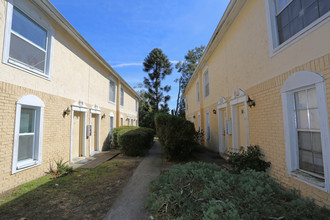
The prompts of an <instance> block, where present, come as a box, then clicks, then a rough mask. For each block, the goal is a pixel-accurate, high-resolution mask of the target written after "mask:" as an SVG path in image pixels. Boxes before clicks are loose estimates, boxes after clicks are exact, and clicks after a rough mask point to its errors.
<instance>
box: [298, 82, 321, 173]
mask: <svg viewBox="0 0 330 220" xmlns="http://www.w3.org/2000/svg"><path fill="white" fill-rule="evenodd" d="M294 101H295V105H294V108H295V118H296V129H297V137H298V150H299V168H300V169H302V170H305V171H309V172H312V173H316V174H319V175H322V176H323V175H324V168H323V159H322V146H321V135H320V120H319V113H318V105H317V96H316V89H315V87H312V88H309V89H303V90H300V91H297V92H294Z"/></svg>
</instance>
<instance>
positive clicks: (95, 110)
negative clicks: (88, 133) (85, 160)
mask: <svg viewBox="0 0 330 220" xmlns="http://www.w3.org/2000/svg"><path fill="white" fill-rule="evenodd" d="M93 114H94V115H97V117H96V118H97V122H96V126H97V133H96V137H95V138H96V149H97V150H96V151H95V150H93V151H92V139H91V138H89V156H93V155H95V154H98V153H100V128H101V126H100V124H101V123H100V122H101V110H100V108H99V107H98V106H97V105H94V106H93V107H92V108H91V109H90V114H89V123H91V122H92V116H93ZM91 125H92V124H91ZM93 129H95V128H93V127H92V132H93Z"/></svg>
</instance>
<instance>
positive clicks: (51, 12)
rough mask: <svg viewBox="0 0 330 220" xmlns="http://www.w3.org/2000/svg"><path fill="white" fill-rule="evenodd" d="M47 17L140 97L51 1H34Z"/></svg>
mask: <svg viewBox="0 0 330 220" xmlns="http://www.w3.org/2000/svg"><path fill="white" fill-rule="evenodd" d="M33 3H34V4H35V5H37V6H39V8H40V9H42V10H43V12H44V13H46V15H48V16H49V17H50V18H52V19H53V20H54V21H55V22H56V23H57V24H58V25H59V26H60V27H62V28H63V29H64V30H65V31H66V32H67V33H68V34H69V35H70V36H72V37H73V38H74V39H75V40H76V41H77V42H78V43H79V44H80V45H81V46H82V47H83V48H85V49H86V50H87V51H88V52H89V53H90V54H91V55H92V56H93V57H94V58H95V59H96V60H97V61H99V62H100V63H101V64H102V65H103V66H104V67H105V68H106V69H107V70H109V72H110V73H112V74H113V75H114V76H115V77H116V78H117V79H118V80H120V81H121V82H122V83H123V84H124V85H125V86H126V87H128V89H129V90H130V91H131V92H132V93H133V94H134V95H135V96H136V97H139V95H138V94H137V92H136V91H135V90H134V89H133V88H132V87H131V86H130V85H129V84H128V83H127V82H126V81H125V80H124V79H123V78H122V77H121V76H120V75H119V74H118V73H117V72H116V71H115V70H114V69H113V68H112V67H111V66H110V64H109V63H108V62H107V61H105V59H104V58H103V57H102V56H101V55H100V54H99V53H98V52H97V51H96V50H95V49H94V48H93V47H92V46H91V45H90V44H89V43H88V42H87V40H86V39H85V38H84V37H83V36H82V35H81V34H80V33H79V32H78V31H77V30H76V29H75V28H74V27H73V25H72V24H71V23H70V22H69V21H68V20H67V19H66V18H65V17H64V16H63V15H62V14H61V13H60V12H59V11H58V10H57V8H56V7H55V6H54V5H53V4H52V3H51V2H50V1H49V0H39V1H33Z"/></svg>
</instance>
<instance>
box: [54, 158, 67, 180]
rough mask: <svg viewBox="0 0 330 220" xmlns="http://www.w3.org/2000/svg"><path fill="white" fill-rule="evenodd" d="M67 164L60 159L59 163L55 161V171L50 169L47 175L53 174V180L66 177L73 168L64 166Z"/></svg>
mask: <svg viewBox="0 0 330 220" xmlns="http://www.w3.org/2000/svg"><path fill="white" fill-rule="evenodd" d="M66 163H67V162H63V159H60V160H59V161H55V164H56V170H54V169H53V168H52V167H50V171H49V173H51V174H53V175H54V177H53V179H56V178H59V177H62V176H66V175H68V174H71V173H72V172H73V168H72V167H70V166H69V165H67V164H66Z"/></svg>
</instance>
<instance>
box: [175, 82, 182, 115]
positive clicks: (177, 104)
mask: <svg viewBox="0 0 330 220" xmlns="http://www.w3.org/2000/svg"><path fill="white" fill-rule="evenodd" d="M181 80H182V78H181V77H180V80H179V91H178V98H177V100H176V109H175V114H174V115H178V109H179V103H180V98H181V97H180V94H181Z"/></svg>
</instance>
